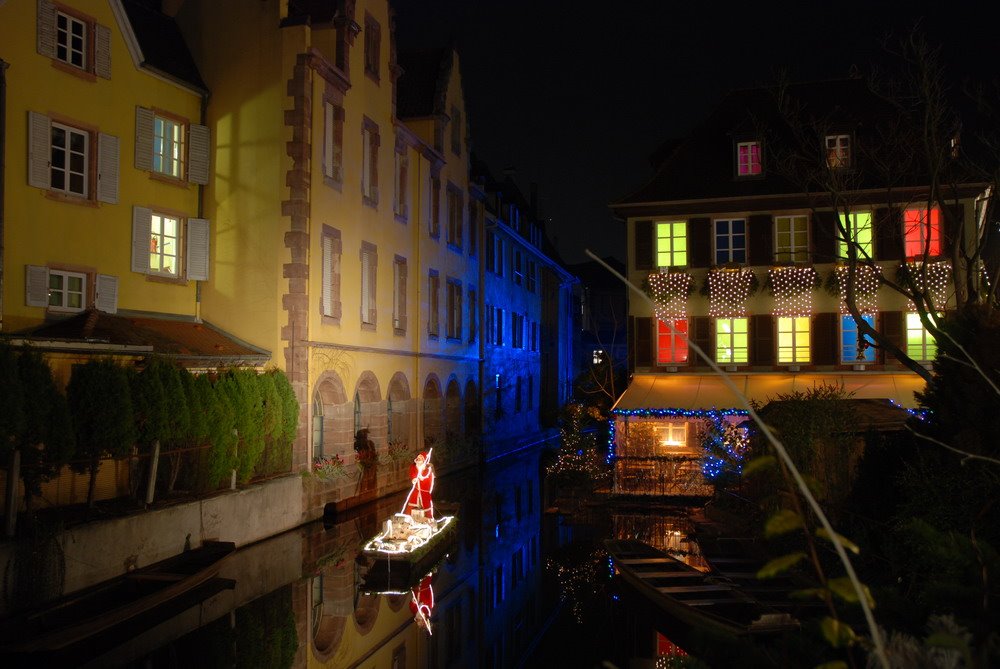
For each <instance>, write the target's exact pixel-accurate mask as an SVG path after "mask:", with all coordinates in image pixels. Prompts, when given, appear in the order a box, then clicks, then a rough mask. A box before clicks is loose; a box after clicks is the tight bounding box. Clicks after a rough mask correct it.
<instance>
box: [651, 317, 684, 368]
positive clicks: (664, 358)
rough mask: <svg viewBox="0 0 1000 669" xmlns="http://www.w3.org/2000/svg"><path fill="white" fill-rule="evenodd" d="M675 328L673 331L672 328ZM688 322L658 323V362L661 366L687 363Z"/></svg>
mask: <svg viewBox="0 0 1000 669" xmlns="http://www.w3.org/2000/svg"><path fill="white" fill-rule="evenodd" d="M671 325H672V326H673V329H672V330H671V327H670V326H671ZM687 332H688V324H687V321H670V324H669V325H668V324H667V323H665V322H663V321H657V331H656V362H658V363H659V364H661V365H675V364H678V363H685V362H687V359H688V345H687V339H686V337H687Z"/></svg>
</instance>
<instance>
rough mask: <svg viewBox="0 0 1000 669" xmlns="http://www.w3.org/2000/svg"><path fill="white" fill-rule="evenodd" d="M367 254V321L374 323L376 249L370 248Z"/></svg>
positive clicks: (376, 268)
mask: <svg viewBox="0 0 1000 669" xmlns="http://www.w3.org/2000/svg"><path fill="white" fill-rule="evenodd" d="M369 256H370V259H369V263H368V285H369V289H368V300H369V301H368V322H369V323H371V324H372V325H375V323H376V316H377V314H376V302H375V299H376V298H375V296H376V295H377V293H376V292H375V291H376V290H377V285H376V283H375V279H376V278H377V272H378V251H375V250H372V251H371V252H370V253H369Z"/></svg>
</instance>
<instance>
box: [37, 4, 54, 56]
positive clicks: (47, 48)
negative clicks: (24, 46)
mask: <svg viewBox="0 0 1000 669" xmlns="http://www.w3.org/2000/svg"><path fill="white" fill-rule="evenodd" d="M36 28H37V33H38V34H37V41H38V44H37V46H38V53H40V54H41V55H43V56H47V57H48V58H55V57H56V7H55V5H53V4H52V3H51V2H49V0H38V21H37V25H36Z"/></svg>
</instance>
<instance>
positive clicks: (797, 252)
mask: <svg viewBox="0 0 1000 669" xmlns="http://www.w3.org/2000/svg"><path fill="white" fill-rule="evenodd" d="M800 219H801V222H802V224H803V225H802V228H803V229H802V230H801V231H800V230H798V229H797V226H796V225H795V224H796V222H797V221H799V220H800ZM783 223H788V224H789V226H790V227H789V230H788V231H787V232H782V230H781V226H782V224H783ZM800 234H801V236H803V237H804V242H803V244H802V245H799V244H796V239H797V238H798V237H799V236H800ZM783 235H784V236H787V237H788V240H789V243H788V244H787V246H783V245H782V239H781V238H782V236H783ZM800 256H801V257H800ZM774 260H775V262H779V263H786V262H787V263H806V262H809V215H808V214H780V215H776V216H774Z"/></svg>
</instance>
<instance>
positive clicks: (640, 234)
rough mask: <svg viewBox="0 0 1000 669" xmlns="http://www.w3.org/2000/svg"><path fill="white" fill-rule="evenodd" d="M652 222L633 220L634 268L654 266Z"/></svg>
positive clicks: (650, 267)
mask: <svg viewBox="0 0 1000 669" xmlns="http://www.w3.org/2000/svg"><path fill="white" fill-rule="evenodd" d="M653 226H654V223H653V222H652V221H636V222H635V268H636V269H653V267H655V266H656V251H655V249H654V248H653V246H654V244H655V241H654V240H655V237H654V227H653Z"/></svg>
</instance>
